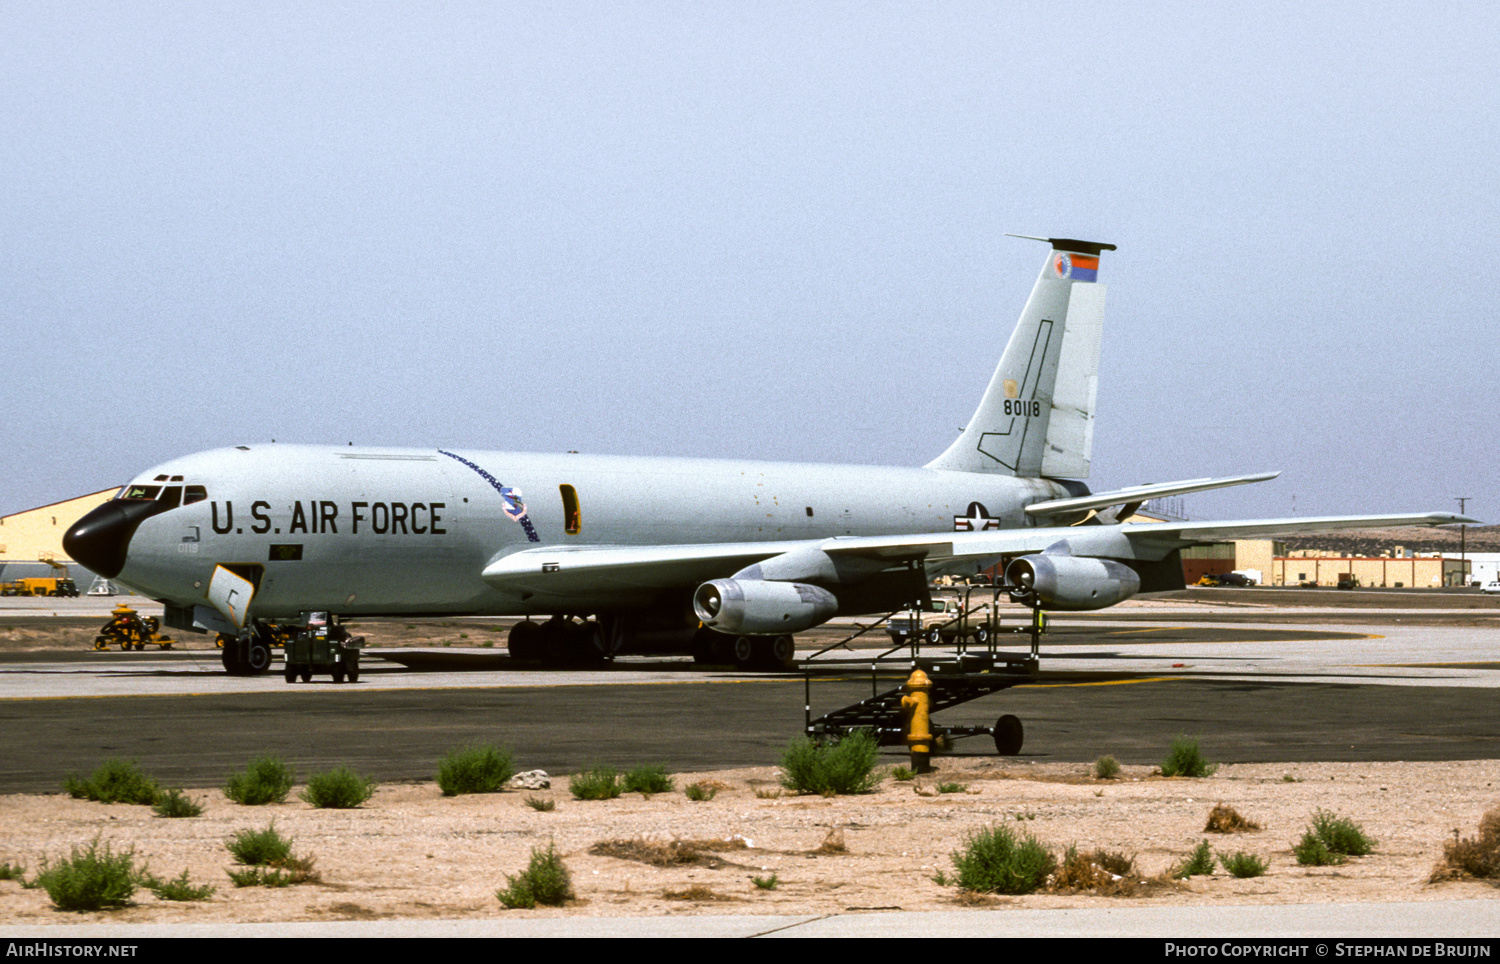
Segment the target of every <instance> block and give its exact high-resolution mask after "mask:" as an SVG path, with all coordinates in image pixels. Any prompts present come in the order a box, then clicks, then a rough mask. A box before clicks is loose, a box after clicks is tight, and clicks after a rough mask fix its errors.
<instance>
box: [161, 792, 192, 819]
mask: <svg viewBox="0 0 1500 964" xmlns="http://www.w3.org/2000/svg"><path fill="white" fill-rule="evenodd" d="M151 812H152V813H154V814H156V815H157V816H158V817H201V816H203V805H202V804H200V803H197V802H196V801H194V800H193V798H192V797H189V796H188V795H187V794H185V793H183V792H182V791H181V790H168V791H167V792H165V793H162V794H160V795H158V796H157V798H156V802H155V803H153V804H152V805H151Z"/></svg>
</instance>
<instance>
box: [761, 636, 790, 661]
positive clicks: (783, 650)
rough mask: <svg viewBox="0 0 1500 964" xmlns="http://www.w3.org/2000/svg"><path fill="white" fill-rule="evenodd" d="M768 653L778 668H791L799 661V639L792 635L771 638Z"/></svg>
mask: <svg viewBox="0 0 1500 964" xmlns="http://www.w3.org/2000/svg"><path fill="white" fill-rule="evenodd" d="M767 655H769V656H770V658H771V664H772V665H773V666H776V667H777V668H790V667H791V666H792V665H793V664H794V663H796V661H797V641H796V640H795V639H793V638H792V637H790V636H777V637H776V638H775V639H772V640H771V645H770V646H769V647H768V653H767Z"/></svg>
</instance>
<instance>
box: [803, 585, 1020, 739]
mask: <svg viewBox="0 0 1500 964" xmlns="http://www.w3.org/2000/svg"><path fill="white" fill-rule="evenodd" d="M976 588H979V587H973V586H970V587H968V588H967V590H966V591H965V592H964V594H963V597H962V599H961V600H938V601H934V602H933V603H932V604H931V606H930V608H927V609H925V610H924V609H912V610H906V609H901V610H896V611H895V612H892V613H888V614H887V615H886V616H884V617H882V618H881V619H879V620H877V621H876V622H874V623H872V624H871V625H869V626H862V627H860V628H859V629H858V631H856V632H854V633H852V634H850V635H849V636H847V637H845V638H844V639H841V640H839V641H838V642H836V643H833V644H831V645H829V646H825V647H824V648H823V649H820V650H818V651H817V652H816V653H813V654H812V655H811V656H810V657H808V658H806V659H804V660H803V661H802V668H803V691H804V707H803V711H804V717H805V724H804V733H805V734H806V735H807V736H808V737H810V738H812V739H819V738H826V737H835V738H837V737H841V736H845V735H847V734H849V733H851V732H853V731H855V730H868V731H870V732H871V733H873V734H874V735H875V737H876V739H877V741H878V742H879V743H880V745H881V746H905V745H906V744H907V742H908V740H907V736H908V732H909V729H908V718H909V712H908V710H907V708H906V706H905V705H904V704H903V699H905V698H906V697H907V695H908V691H907V684H906V673H910V672H911V671H914V670H921V671H922V672H923V673H925V674H926V677H927V679H928V680H929V681H930V683H931V689H930V697H929V699H930V712H931V713H934V714H935V713H937V712H938V711H940V710H945V709H949V708H951V707H954V706H959V705H961V704H964V703H967V702H969V701H971V700H977V699H979V698H980V697H982V696H988V695H990V694H991V693H996V692H999V691H1000V690H1003V689H1009V688H1010V687H1012V686H1016V685H1018V684H1021V683H1027V682H1031V681H1032V680H1034V679H1035V678H1036V674H1037V669H1038V665H1039V653H1040V649H1041V637H1042V635H1043V634H1044V633H1045V632H1046V617H1045V614H1044V613H1043V612H1042V610H1040V609H1038V608H1036V607H1032V609H1031V619H1030V622H1029V624H1024V625H1002V624H1001V621H1000V615H999V602H1000V598H1001V593H1002V592H1007V591H1008V588H1009V587H1004V586H997V587H995V588H994V590H993V595H992V596H991V599H990V602H989V603H985V602H983V601H982V600H981V601H980V602H978V603H975V602H974V595H975V589H976ZM950 604H951V605H950ZM881 631H883V632H886V633H889V634H890V636H891V639H892V643H893V645H892V646H891V647H890V648H889V649H886V650H883V651H881V652H879V653H876V654H875V655H874V656H872V657H870V658H868V659H859V660H855V659H849V660H829V659H823V660H819V659H818V657H820V656H823V655H824V654H826V653H829V652H831V651H833V650H837V649H840V648H844V649H848V648H849V643H851V642H852V641H854V640H855V639H858V638H859V637H861V636H864V635H866V634H868V633H873V632H881ZM1012 635H1026V636H1029V637H1030V648H1029V651H1027V652H1025V653H1015V652H1003V651H1001V650H1000V649H999V648H998V642H999V640H1000V639H1001V637H1004V636H1012ZM924 644H925V645H924ZM924 650H925V652H924ZM851 653H852V650H851ZM866 664H868V669H869V673H870V696H869V698H868V699H863V700H860V701H859V702H858V703H853V704H850V705H849V706H845V707H842V708H840V709H837V710H834V711H833V712H831V713H824V714H823V715H822V716H819V717H817V718H814V717H813V715H812V682H813V675H814V673H818V674H823V673H826V672H828V671H829V670H830V669H836V668H853V667H855V666H860V667H864V666H865V665H866ZM882 671H884V674H885V680H886V682H887V683H889V682H890V681H891V679H892V678H893V677H892V672H893V671H896V672H901V671H905V672H902V676H901V678H902V682H901V684H900V685H897V686H894V687H890V688H888V689H886V690H884V691H882V690H881V689H880V680H881V675H882ZM931 731H932V735H933V736H934V737H935V738H936V739H938V740H939V741H942V742H946V743H948V744H950V745H951V743H952V741H953V740H955V739H958V738H960V737H969V736H989V737H991V738H992V739H993V740H994V742H995V752H996V753H998V754H1000V755H1001V756H1014V755H1015V754H1017V753H1019V752H1020V751H1021V745H1022V743H1023V742H1024V739H1025V730H1024V727H1023V726H1022V724H1021V721H1020V720H1019V719H1017V718H1016V717H1015V716H1012V715H1010V714H1006V715H1003V716H1001V717H1000V718H999V719H997V720H996V721H995V723H994V725H993V726H943V725H939V724H936V723H934V724H932V727H931Z"/></svg>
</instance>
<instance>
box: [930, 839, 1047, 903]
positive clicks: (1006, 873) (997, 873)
mask: <svg viewBox="0 0 1500 964" xmlns="http://www.w3.org/2000/svg"><path fill="white" fill-rule="evenodd" d="M1056 868H1057V860H1056V859H1055V858H1054V857H1053V856H1052V854H1051V852H1050V851H1048V850H1047V848H1046V847H1044V846H1042V844H1041V843H1040V842H1039V841H1038V840H1037V839H1036V838H1035V837H1033V836H1032V835H1031V834H1029V833H1028V834H1021V835H1018V834H1016V833H1015V831H1013V830H1011V829H1010V828H1009V827H1007V826H1006V825H1004V824H995V825H994V826H992V827H987V828H985V829H983V830H979V831H976V832H975V833H972V834H970V835H969V839H968V842H967V843H966V844H965V846H964V849H963V850H961V851H954V853H953V869H954V870H956V871H957V872H958V877H957V880H956V881H955V883H957V884H958V886H959V887H962V888H963V889H964V890H972V891H975V892H978V893H982V894H1029V893H1031V892H1032V891H1034V890H1036V889H1038V888H1039V887H1041V886H1042V884H1044V883H1045V882H1046V880H1047V876H1048V875H1049V874H1051V873H1052V871H1053V870H1055V869H1056Z"/></svg>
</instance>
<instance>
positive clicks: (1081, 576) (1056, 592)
mask: <svg viewBox="0 0 1500 964" xmlns="http://www.w3.org/2000/svg"><path fill="white" fill-rule="evenodd" d="M1005 581H1006V582H1008V583H1010V584H1011V585H1012V586H1019V587H1021V588H1023V589H1028V590H1031V591H1032V592H1034V593H1036V599H1037V603H1038V605H1040V606H1041V608H1043V609H1058V610H1084V609H1104V608H1105V607H1107V606H1113V605H1114V604H1115V603H1119V602H1124V601H1125V600H1127V599H1129V598H1130V597H1131V596H1134V595H1135V594H1136V593H1138V592H1140V591H1141V577H1140V576H1139V575H1138V574H1137V573H1136V571H1135V570H1134V569H1132V568H1130V567H1129V566H1126V565H1123V564H1121V563H1118V562H1114V561H1112V560H1110V559H1089V558H1080V557H1078V556H1068V555H1050V554H1046V553H1042V554H1038V555H1034V556H1022V557H1021V558H1019V559H1014V560H1012V561H1011V564H1010V565H1008V566H1006V567H1005Z"/></svg>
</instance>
